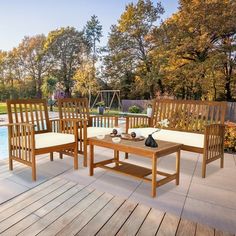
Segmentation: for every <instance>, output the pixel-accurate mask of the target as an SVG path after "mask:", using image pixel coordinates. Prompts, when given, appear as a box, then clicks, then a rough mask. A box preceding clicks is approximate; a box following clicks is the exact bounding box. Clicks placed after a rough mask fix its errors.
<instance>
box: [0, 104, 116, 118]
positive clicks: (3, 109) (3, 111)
mask: <svg viewBox="0 0 236 236" xmlns="http://www.w3.org/2000/svg"><path fill="white" fill-rule="evenodd" d="M48 110H50V109H49V108H48ZM53 111H56V112H57V111H58V108H57V107H53ZM6 113H7V105H6V103H4V102H0V114H6ZM90 113H91V114H94V115H97V114H98V112H97V109H95V108H94V109H93V110H92V111H90ZM108 114H110V115H118V114H119V111H118V110H110V111H105V115H108Z"/></svg>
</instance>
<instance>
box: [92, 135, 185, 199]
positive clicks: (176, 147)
mask: <svg viewBox="0 0 236 236" xmlns="http://www.w3.org/2000/svg"><path fill="white" fill-rule="evenodd" d="M89 144H90V175H93V174H94V168H97V167H100V168H104V169H107V170H110V171H114V172H117V173H121V174H123V175H127V176H132V177H135V178H138V179H142V180H144V181H148V182H151V186H152V190H151V195H152V197H155V196H156V188H157V187H159V186H161V185H163V184H166V183H168V182H170V181H172V180H176V184H177V185H178V184H179V165H180V149H181V147H182V144H178V143H171V142H165V141H159V142H158V145H159V146H158V148H150V147H146V146H145V144H144V141H140V142H133V141H129V140H121V142H120V143H113V142H112V138H111V137H110V136H109V135H107V136H106V137H105V139H103V140H99V139H97V138H91V139H90V141H89ZM94 146H99V147H105V148H109V149H113V150H114V158H113V159H109V160H106V161H100V162H97V163H94ZM119 151H121V152H127V153H132V154H136V155H139V156H140V157H141V158H149V159H150V160H151V162H152V168H151V169H149V168H144V167H141V166H137V165H133V164H130V163H125V162H122V161H119V159H118V158H117V155H118V152H119ZM174 152H177V156H176V172H175V173H174V174H169V173H165V172H161V171H158V170H157V158H160V157H163V156H166V155H168V154H171V153H174ZM111 163H115V166H114V167H111V166H110V165H109V166H108V164H111ZM150 174H152V178H151V179H150V178H148V177H147V176H149V175H150ZM157 174H159V175H162V176H164V178H163V179H161V180H158V181H157V177H156V175H157Z"/></svg>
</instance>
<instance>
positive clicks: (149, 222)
mask: <svg viewBox="0 0 236 236" xmlns="http://www.w3.org/2000/svg"><path fill="white" fill-rule="evenodd" d="M164 214H165V213H164V212H161V211H158V210H154V209H151V211H150V212H149V214H148V215H147V217H146V219H145V221H144V222H143V224H142V226H141V228H140V229H139V231H138V233H137V236H142V235H145V236H152V235H155V234H156V232H157V230H158V228H159V226H160V224H161V221H162V219H163V217H164Z"/></svg>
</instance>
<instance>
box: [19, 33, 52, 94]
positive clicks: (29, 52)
mask: <svg viewBox="0 0 236 236" xmlns="http://www.w3.org/2000/svg"><path fill="white" fill-rule="evenodd" d="M45 42H46V37H45V36H44V35H36V36H33V37H25V38H24V39H23V40H22V42H21V43H20V45H19V47H18V48H17V55H16V56H18V58H19V64H20V66H21V67H22V68H23V69H24V71H25V73H26V75H25V76H28V77H31V78H32V80H33V81H34V83H35V89H36V97H37V98H42V89H41V87H42V84H43V78H44V76H46V75H47V74H48V73H49V70H50V69H51V68H52V59H51V58H50V57H49V55H48V54H47V52H46V51H45V50H44V44H45Z"/></svg>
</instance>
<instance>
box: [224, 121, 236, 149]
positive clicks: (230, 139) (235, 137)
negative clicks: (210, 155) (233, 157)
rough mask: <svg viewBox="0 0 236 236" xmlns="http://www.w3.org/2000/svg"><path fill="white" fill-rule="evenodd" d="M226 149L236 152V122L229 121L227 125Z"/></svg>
mask: <svg viewBox="0 0 236 236" xmlns="http://www.w3.org/2000/svg"><path fill="white" fill-rule="evenodd" d="M224 145H225V150H226V151H228V152H236V124H235V123H232V122H227V123H226V127H225V142H224Z"/></svg>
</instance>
